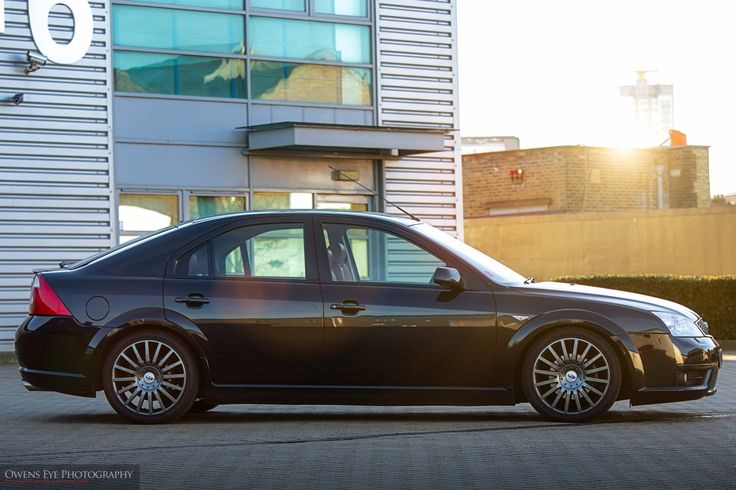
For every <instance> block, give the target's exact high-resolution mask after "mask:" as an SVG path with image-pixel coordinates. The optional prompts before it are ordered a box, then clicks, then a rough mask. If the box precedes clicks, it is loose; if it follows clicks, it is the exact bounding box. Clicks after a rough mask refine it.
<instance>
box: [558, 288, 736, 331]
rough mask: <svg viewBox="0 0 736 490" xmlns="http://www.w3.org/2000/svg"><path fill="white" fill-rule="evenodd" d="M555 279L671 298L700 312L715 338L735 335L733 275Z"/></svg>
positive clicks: (735, 304) (735, 292)
mask: <svg viewBox="0 0 736 490" xmlns="http://www.w3.org/2000/svg"><path fill="white" fill-rule="evenodd" d="M555 280H556V281H560V282H574V283H577V284H585V285H587V286H598V287H602V288H610V289H620V290H622V291H630V292H632V293H641V294H647V295H649V296H656V297H658V298H663V299H667V300H670V301H674V302H675V303H680V304H682V305H685V306H687V307H688V308H690V309H692V310H693V311H695V312H696V313H698V314H700V315H702V316H703V318H704V319H705V320H706V321H707V322H708V325H709V326H710V333H711V335H713V336H714V337H715V338H717V339H736V276H705V277H693V276H585V277H560V278H558V279H555Z"/></svg>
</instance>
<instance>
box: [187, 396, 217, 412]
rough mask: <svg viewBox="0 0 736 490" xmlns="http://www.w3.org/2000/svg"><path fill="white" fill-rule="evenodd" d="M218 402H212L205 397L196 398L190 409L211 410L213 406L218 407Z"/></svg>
mask: <svg viewBox="0 0 736 490" xmlns="http://www.w3.org/2000/svg"><path fill="white" fill-rule="evenodd" d="M217 406H218V404H217V403H212V402H210V401H207V400H205V399H204V398H200V399H199V400H196V401H195V402H194V403H192V407H191V408H190V409H189V413H204V412H209V411H210V410H212V409H213V408H215V407H217Z"/></svg>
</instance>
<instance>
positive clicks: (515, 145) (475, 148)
mask: <svg viewBox="0 0 736 490" xmlns="http://www.w3.org/2000/svg"><path fill="white" fill-rule="evenodd" d="M519 148H520V144H519V138H517V137H516V136H466V137H463V138H462V154H463V155H473V154H475V153H488V152H489V151H506V150H518V149H519Z"/></svg>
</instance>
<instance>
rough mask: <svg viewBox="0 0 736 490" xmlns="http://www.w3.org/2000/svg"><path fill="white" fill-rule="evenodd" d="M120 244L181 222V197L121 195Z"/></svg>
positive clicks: (119, 213)
mask: <svg viewBox="0 0 736 490" xmlns="http://www.w3.org/2000/svg"><path fill="white" fill-rule="evenodd" d="M118 221H119V223H120V243H123V242H127V241H128V240H131V239H133V238H135V237H137V236H139V235H143V234H144V233H148V232H149V231H154V230H158V229H160V228H166V227H167V226H171V225H173V224H176V223H178V222H179V197H178V196H177V195H167V194H120V199H119V206H118Z"/></svg>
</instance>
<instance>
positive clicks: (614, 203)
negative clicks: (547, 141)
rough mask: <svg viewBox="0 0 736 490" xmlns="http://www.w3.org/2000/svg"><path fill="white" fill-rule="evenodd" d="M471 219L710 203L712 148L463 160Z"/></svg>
mask: <svg viewBox="0 0 736 490" xmlns="http://www.w3.org/2000/svg"><path fill="white" fill-rule="evenodd" d="M463 182H464V184H463V195H464V203H465V213H464V214H465V217H467V218H473V217H483V216H503V215H512V214H531V213H566V212H575V213H579V212H599V211H624V210H636V209H638V210H646V209H667V208H696V207H708V206H710V181H709V173H708V147H707V146H667V147H657V148H645V149H631V150H621V149H618V148H601V147H587V146H556V147H550V148H533V149H527V150H515V151H503V152H492V153H483V154H476V155H464V156H463Z"/></svg>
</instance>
